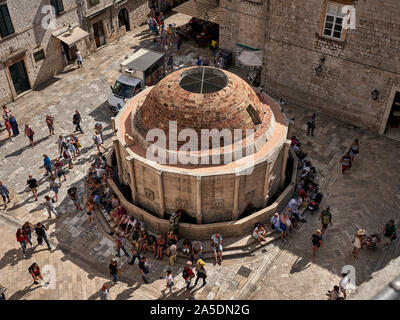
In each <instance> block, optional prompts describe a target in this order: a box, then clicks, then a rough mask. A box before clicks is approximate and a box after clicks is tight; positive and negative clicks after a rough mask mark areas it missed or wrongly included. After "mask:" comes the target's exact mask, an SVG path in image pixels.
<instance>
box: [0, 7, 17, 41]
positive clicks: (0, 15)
mask: <svg viewBox="0 0 400 320" xmlns="http://www.w3.org/2000/svg"><path fill="white" fill-rule="evenodd" d="M13 33H14V27H13V24H12V21H11V16H10V12H9V11H8V7H7V4H2V5H0V35H1V37H2V38H4V37H7V36H9V35H10V34H13Z"/></svg>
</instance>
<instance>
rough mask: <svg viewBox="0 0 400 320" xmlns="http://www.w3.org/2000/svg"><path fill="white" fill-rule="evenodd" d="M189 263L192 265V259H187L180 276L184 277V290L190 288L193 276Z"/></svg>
mask: <svg viewBox="0 0 400 320" xmlns="http://www.w3.org/2000/svg"><path fill="white" fill-rule="evenodd" d="M191 265H192V261H187V262H186V266H185V268H184V269H183V272H182V277H183V279H185V283H186V290H189V289H190V283H191V282H192V278H194V273H193V270H192V268H191Z"/></svg>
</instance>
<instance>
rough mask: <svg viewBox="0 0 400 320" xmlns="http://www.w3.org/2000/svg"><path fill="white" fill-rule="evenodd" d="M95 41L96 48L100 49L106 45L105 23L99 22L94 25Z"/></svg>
mask: <svg viewBox="0 0 400 320" xmlns="http://www.w3.org/2000/svg"><path fill="white" fill-rule="evenodd" d="M93 33H94V41H95V42H96V47H97V48H100V47H102V46H104V45H105V44H106V38H105V36H104V27H103V21H99V22H96V23H94V24H93Z"/></svg>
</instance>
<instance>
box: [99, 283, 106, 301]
mask: <svg viewBox="0 0 400 320" xmlns="http://www.w3.org/2000/svg"><path fill="white" fill-rule="evenodd" d="M100 300H108V284H107V283H105V284H103V286H102V287H101V289H100Z"/></svg>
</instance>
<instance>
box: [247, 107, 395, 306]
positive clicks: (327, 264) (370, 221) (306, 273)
mask: <svg viewBox="0 0 400 320" xmlns="http://www.w3.org/2000/svg"><path fill="white" fill-rule="evenodd" d="M285 112H286V114H287V115H288V117H289V118H293V117H294V118H295V121H294V126H293V127H292V134H293V135H296V136H297V137H298V138H299V139H300V140H301V141H302V143H303V145H304V149H305V152H308V154H309V155H310V158H311V159H312V162H313V164H314V165H315V166H316V167H317V168H318V169H319V170H320V174H321V176H322V179H321V185H322V186H323V192H324V200H323V202H322V207H326V206H328V205H329V206H330V207H331V211H332V218H333V225H332V226H329V228H328V229H327V231H326V233H325V235H324V241H323V246H322V248H321V249H320V250H319V251H318V253H317V255H316V256H315V257H312V254H311V241H310V236H311V234H312V233H313V232H314V231H315V229H320V228H321V224H320V222H319V220H318V216H317V215H313V216H310V214H309V213H308V216H306V219H307V220H308V221H307V223H306V224H304V225H303V227H302V230H301V232H298V233H297V234H296V236H295V237H293V238H292V239H291V240H290V241H289V243H288V246H287V247H286V248H285V251H284V252H283V253H282V255H281V256H280V258H279V259H277V261H276V263H275V265H274V266H273V267H272V268H271V269H270V270H269V272H268V273H267V274H265V276H263V278H262V279H261V280H260V282H259V283H258V285H257V290H256V291H255V292H254V294H252V295H250V296H249V298H251V299H253V298H254V299H285V298H286V299H321V298H324V296H323V294H324V293H326V292H327V290H328V289H329V290H331V289H332V288H333V285H335V284H338V282H339V280H340V273H341V270H342V267H343V266H345V265H352V266H354V268H355V272H356V273H355V276H356V286H359V285H360V284H361V283H363V282H364V281H367V280H368V279H369V278H370V276H371V274H372V273H373V272H376V271H378V270H380V269H382V268H383V267H384V266H385V265H387V263H388V262H389V261H390V260H392V259H394V258H395V257H398V256H399V255H400V243H399V241H396V242H394V243H393V244H392V245H391V246H390V247H389V248H387V249H384V248H383V247H382V246H381V245H378V247H377V248H376V249H375V250H371V249H366V248H364V249H362V251H361V252H360V255H359V259H358V260H355V259H354V258H353V257H352V255H351V252H352V243H351V241H352V240H353V238H354V236H355V232H356V231H357V229H359V228H363V229H366V232H367V234H373V233H376V232H378V233H379V232H382V230H383V227H384V225H385V223H386V222H387V221H388V220H390V219H394V220H395V222H396V225H397V229H398V228H399V226H400V223H399V222H400V213H399V205H398V201H399V198H400V194H399V190H400V182H399V181H400V180H399V178H400V171H399V170H398V169H397V168H398V166H399V164H400V148H399V147H400V143H399V142H397V141H394V140H391V139H388V138H386V137H382V136H378V135H376V134H373V133H370V132H368V131H365V130H362V129H359V128H352V127H349V126H348V125H346V124H344V123H340V122H338V121H335V120H333V119H331V118H328V117H325V116H323V115H317V120H318V122H317V129H316V131H315V136H314V137H311V136H309V137H307V136H306V130H307V126H306V122H307V118H308V116H307V115H308V112H307V111H304V110H302V109H301V108H299V107H296V106H287V107H285ZM354 138H359V139H360V150H361V151H360V154H359V155H358V156H357V157H356V159H355V161H354V164H353V167H352V169H351V173H350V174H348V175H347V174H346V175H345V176H342V174H341V171H340V169H341V168H340V165H339V159H340V157H341V156H342V155H343V154H344V153H345V151H347V150H348V148H349V146H350V144H351V142H352V140H353V139H354ZM354 289H355V287H354V288H353V290H352V292H353V293H354V292H355V291H354ZM321 295H322V296H321Z"/></svg>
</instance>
